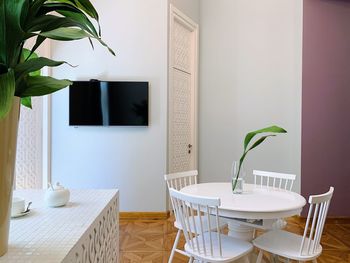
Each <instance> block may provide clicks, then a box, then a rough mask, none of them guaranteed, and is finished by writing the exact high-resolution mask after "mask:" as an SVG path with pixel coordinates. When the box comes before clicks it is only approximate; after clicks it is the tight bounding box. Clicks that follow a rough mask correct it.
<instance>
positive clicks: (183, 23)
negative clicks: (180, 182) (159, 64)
mask: <svg viewBox="0 0 350 263" xmlns="http://www.w3.org/2000/svg"><path fill="white" fill-rule="evenodd" d="M169 42H170V43H169V48H170V50H169V56H170V59H169V62H170V63H169V101H168V105H169V106H168V112H169V118H168V119H169V123H168V172H169V173H173V172H182V171H186V170H192V169H197V148H198V146H197V70H198V25H197V24H196V23H194V22H193V21H192V20H191V19H189V18H188V17H186V16H185V15H184V14H183V13H182V12H180V11H179V10H177V9H176V8H174V7H173V6H171V8H170V39H169Z"/></svg>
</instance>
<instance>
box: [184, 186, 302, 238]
mask: <svg viewBox="0 0 350 263" xmlns="http://www.w3.org/2000/svg"><path fill="white" fill-rule="evenodd" d="M180 191H181V192H183V193H186V194H191V195H196V196H202V197H219V198H220V200H221V204H220V206H219V215H220V216H221V217H224V218H226V219H234V220H227V222H228V227H229V235H231V236H235V237H237V238H241V239H245V240H251V239H252V238H253V235H254V229H255V228H262V229H271V228H273V224H274V222H276V220H278V219H280V218H286V217H291V216H294V215H299V214H300V213H301V210H302V208H303V207H304V206H305V204H306V200H305V198H304V197H302V196H301V195H299V194H298V193H295V192H291V191H288V190H284V189H277V188H273V187H264V186H260V185H253V184H244V185H243V193H242V194H233V193H232V188H231V183H201V184H193V185H189V186H186V187H184V188H182V189H181V190H180Z"/></svg>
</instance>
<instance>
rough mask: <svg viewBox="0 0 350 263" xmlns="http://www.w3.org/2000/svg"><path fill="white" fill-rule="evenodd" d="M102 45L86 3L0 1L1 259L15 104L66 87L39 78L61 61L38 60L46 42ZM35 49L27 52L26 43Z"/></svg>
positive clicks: (4, 246)
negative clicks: (87, 42) (93, 40)
mask: <svg viewBox="0 0 350 263" xmlns="http://www.w3.org/2000/svg"><path fill="white" fill-rule="evenodd" d="M83 38H87V39H89V41H90V43H91V45H92V46H93V42H92V39H95V40H97V42H99V43H100V44H101V45H103V46H105V47H106V48H107V49H108V50H109V52H110V53H112V54H113V55H115V54H114V52H113V50H112V49H110V48H109V47H108V46H107V45H106V44H105V43H104V42H103V41H102V39H101V29H100V25H99V15H98V13H97V11H96V10H95V8H94V6H93V5H92V4H91V2H90V1H89V0H0V256H2V255H3V254H5V253H6V251H7V247H8V233H9V231H8V230H9V216H10V208H11V207H10V206H11V205H10V204H11V197H12V185H13V176H14V165H15V156H16V141H17V129H18V119H19V107H20V102H21V103H22V104H23V105H25V106H27V107H30V108H31V107H32V105H31V97H32V96H43V95H47V94H50V93H53V92H55V91H58V90H60V89H62V88H65V87H67V86H69V85H70V84H71V81H69V80H67V79H63V80H59V79H55V78H53V77H50V76H41V75H40V70H41V69H42V68H43V67H46V66H47V67H57V66H60V65H62V64H64V63H66V62H65V61H54V60H52V59H49V58H45V57H38V56H37V55H36V54H35V51H36V50H37V49H38V47H40V46H41V45H42V44H43V43H44V42H45V40H47V39H53V40H58V41H72V40H78V39H83ZM29 39H33V40H34V44H33V46H32V47H31V48H30V49H26V48H25V46H26V45H27V44H28V40H29Z"/></svg>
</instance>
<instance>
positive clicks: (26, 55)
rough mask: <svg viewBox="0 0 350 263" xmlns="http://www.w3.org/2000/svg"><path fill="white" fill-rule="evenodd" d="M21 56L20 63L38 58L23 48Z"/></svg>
mask: <svg viewBox="0 0 350 263" xmlns="http://www.w3.org/2000/svg"><path fill="white" fill-rule="evenodd" d="M22 56H23V59H22V60H21V62H24V61H26V60H28V59H33V58H38V57H39V56H38V54H36V53H35V52H32V51H31V50H29V49H27V48H23V49H22Z"/></svg>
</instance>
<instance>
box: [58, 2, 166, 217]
mask: <svg viewBox="0 0 350 263" xmlns="http://www.w3.org/2000/svg"><path fill="white" fill-rule="evenodd" d="M94 2H95V6H96V8H97V10H98V11H99V14H100V17H101V25H102V35H103V39H104V40H105V41H106V42H107V43H108V44H109V45H110V46H111V47H112V48H113V49H114V50H115V51H116V53H117V56H116V57H113V56H111V55H110V54H109V53H108V52H107V51H106V50H105V49H104V48H102V47H100V46H99V45H98V44H95V50H94V51H93V50H91V47H90V45H89V43H88V41H87V40H86V41H78V42H75V43H58V42H56V43H53V44H52V56H53V58H54V59H65V60H67V61H69V62H70V63H71V64H73V65H79V67H77V68H70V67H67V66H64V67H60V68H57V69H54V71H53V76H55V77H58V78H60V77H61V78H71V79H72V80H89V79H91V78H96V79H101V80H144V81H149V82H150V124H149V127H133V128H131V127H79V128H74V127H70V126H68V89H66V90H64V91H61V92H59V93H57V94H55V95H54V96H53V114H52V126H53V127H52V128H53V129H52V130H53V134H52V178H53V181H60V182H61V183H62V184H63V185H66V186H67V187H70V188H119V189H120V193H121V200H120V201H121V210H122V211H165V208H166V198H165V194H166V192H165V190H166V187H165V183H164V181H163V174H164V173H165V170H166V112H167V108H166V107H167V105H166V99H167V9H168V6H167V5H168V3H167V1H163V0H148V1H144V0H127V1H126V0H115V1H108V0H102V1H101V0H99V1H97V0H96V1H94Z"/></svg>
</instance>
